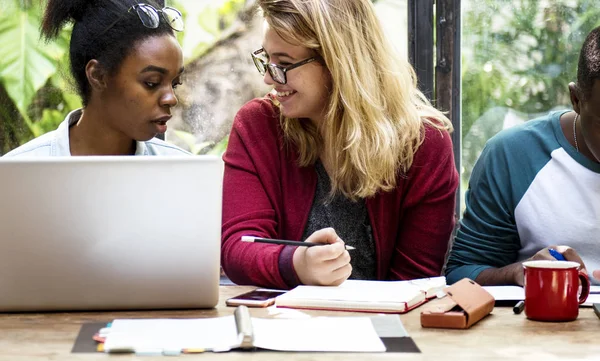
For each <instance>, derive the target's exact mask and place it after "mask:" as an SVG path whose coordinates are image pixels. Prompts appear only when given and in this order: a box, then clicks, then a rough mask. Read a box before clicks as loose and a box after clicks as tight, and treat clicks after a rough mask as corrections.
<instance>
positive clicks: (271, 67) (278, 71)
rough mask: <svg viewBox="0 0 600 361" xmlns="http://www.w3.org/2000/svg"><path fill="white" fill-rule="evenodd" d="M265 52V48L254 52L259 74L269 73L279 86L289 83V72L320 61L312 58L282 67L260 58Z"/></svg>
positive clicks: (253, 55)
mask: <svg viewBox="0 0 600 361" xmlns="http://www.w3.org/2000/svg"><path fill="white" fill-rule="evenodd" d="M264 52H265V49H263V48H260V49H258V50H257V51H255V52H253V53H252V61H253V62H254V65H255V66H256V69H258V72H259V73H260V74H261V75H265V73H266V72H267V71H268V72H269V75H270V76H271V78H273V80H274V81H276V82H277V83H279V84H285V83H287V76H286V74H287V72H288V71H290V70H292V69H296V68H297V67H299V66H302V65H304V64H308V63H310V62H313V61H315V60H318V59H320V57H319V56H314V57H312V58H308V59H305V60H302V61H300V62H298V63H295V64H291V65H288V66H286V67H283V66H281V65H277V64H271V63H268V62H267V61H266V60H265V59H263V58H262V57H260V56H259V55H260V54H263V53H264Z"/></svg>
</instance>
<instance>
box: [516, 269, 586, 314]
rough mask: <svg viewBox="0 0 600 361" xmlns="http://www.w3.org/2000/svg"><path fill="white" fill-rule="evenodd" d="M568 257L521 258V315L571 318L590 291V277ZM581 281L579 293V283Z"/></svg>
mask: <svg viewBox="0 0 600 361" xmlns="http://www.w3.org/2000/svg"><path fill="white" fill-rule="evenodd" d="M579 267H580V264H579V263H577V262H569V261H527V262H523V269H524V272H525V283H524V289H525V315H526V316H527V318H529V319H531V320H537V321H572V320H574V319H576V318H577V316H578V315H579V305H580V304H582V303H584V302H585V300H586V299H587V297H588V295H589V294H590V279H589V278H588V276H587V274H585V273H584V272H583V271H580V270H579ZM580 281H581V293H580V292H579V285H580Z"/></svg>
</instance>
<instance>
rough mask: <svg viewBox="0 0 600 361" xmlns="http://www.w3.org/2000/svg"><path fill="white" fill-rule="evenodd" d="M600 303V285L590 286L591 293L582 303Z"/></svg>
mask: <svg viewBox="0 0 600 361" xmlns="http://www.w3.org/2000/svg"><path fill="white" fill-rule="evenodd" d="M594 303H600V286H591V287H590V295H589V296H588V298H587V300H585V302H584V303H583V304H582V306H586V307H592V304H594Z"/></svg>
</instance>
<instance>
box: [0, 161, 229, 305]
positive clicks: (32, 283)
mask: <svg viewBox="0 0 600 361" xmlns="http://www.w3.org/2000/svg"><path fill="white" fill-rule="evenodd" d="M222 180H223V162H222V160H221V159H220V158H219V157H216V156H208V155H206V156H181V157H179V156H177V157H159V156H154V157H151V156H147V157H140V156H137V157H116V156H115V157H52V158H50V157H48V158H29V159H24V158H0V311H2V312H6V311H9V312H16V311H59V310H119V309H123V310H125V309H175V308H177V309H181V308H186V309H187V308H212V307H214V306H215V305H216V304H217V302H218V298H219V275H220V267H219V266H220V243H221V204H222Z"/></svg>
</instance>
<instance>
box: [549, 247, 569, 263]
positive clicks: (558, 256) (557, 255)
mask: <svg viewBox="0 0 600 361" xmlns="http://www.w3.org/2000/svg"><path fill="white" fill-rule="evenodd" d="M548 252H550V255H551V256H552V257H554V258H556V260H557V261H566V259H565V257H563V255H562V253H560V252H559V251H557V250H555V249H554V248H550V249H548Z"/></svg>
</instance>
